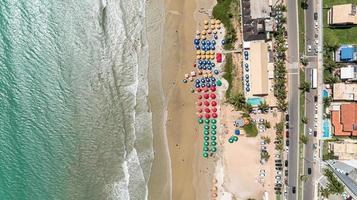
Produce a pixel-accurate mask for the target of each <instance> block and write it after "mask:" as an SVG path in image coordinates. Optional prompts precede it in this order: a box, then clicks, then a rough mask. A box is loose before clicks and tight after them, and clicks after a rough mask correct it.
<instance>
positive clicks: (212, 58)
mask: <svg viewBox="0 0 357 200" xmlns="http://www.w3.org/2000/svg"><path fill="white" fill-rule="evenodd" d="M206 57H207V55H206ZM210 59H211V60H214V55H210Z"/></svg>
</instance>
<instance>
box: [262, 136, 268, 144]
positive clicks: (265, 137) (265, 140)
mask: <svg viewBox="0 0 357 200" xmlns="http://www.w3.org/2000/svg"><path fill="white" fill-rule="evenodd" d="M260 138H261V139H262V140H264V142H265V143H267V144H270V142H271V140H270V137H268V136H262V137H260Z"/></svg>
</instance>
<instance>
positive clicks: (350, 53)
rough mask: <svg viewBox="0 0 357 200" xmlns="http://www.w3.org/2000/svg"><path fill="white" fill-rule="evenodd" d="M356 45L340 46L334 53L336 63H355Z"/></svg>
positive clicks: (356, 56)
mask: <svg viewBox="0 0 357 200" xmlns="http://www.w3.org/2000/svg"><path fill="white" fill-rule="evenodd" d="M356 52H357V46H356V45H341V46H340V47H339V48H338V49H337V50H336V52H335V61H336V62H344V63H349V62H355V61H357V53H356Z"/></svg>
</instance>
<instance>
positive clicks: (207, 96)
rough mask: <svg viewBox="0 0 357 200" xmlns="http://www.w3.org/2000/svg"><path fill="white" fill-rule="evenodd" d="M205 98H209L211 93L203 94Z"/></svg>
mask: <svg viewBox="0 0 357 200" xmlns="http://www.w3.org/2000/svg"><path fill="white" fill-rule="evenodd" d="M201 98H202V97H201ZM203 98H205V99H208V98H209V95H208V94H207V93H206V94H204V95H203Z"/></svg>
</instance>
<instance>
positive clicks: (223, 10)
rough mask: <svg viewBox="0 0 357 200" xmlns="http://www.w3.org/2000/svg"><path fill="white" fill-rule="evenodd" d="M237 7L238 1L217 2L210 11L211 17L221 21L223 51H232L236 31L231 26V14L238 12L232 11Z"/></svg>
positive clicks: (220, 0)
mask: <svg viewBox="0 0 357 200" xmlns="http://www.w3.org/2000/svg"><path fill="white" fill-rule="evenodd" d="M237 5H239V0H217V4H216V6H214V8H213V10H212V14H213V17H214V18H216V19H219V20H221V22H222V23H223V25H224V27H225V29H226V35H225V42H226V43H225V45H224V48H225V49H233V47H234V42H235V41H236V39H237V38H236V37H237V35H236V30H235V28H234V26H233V24H232V18H233V17H234V15H233V13H235V12H238V11H239V9H238V10H233V9H234V8H236V7H237Z"/></svg>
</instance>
